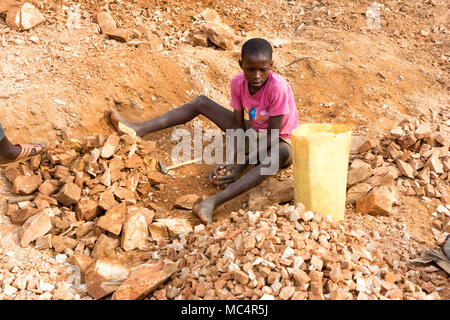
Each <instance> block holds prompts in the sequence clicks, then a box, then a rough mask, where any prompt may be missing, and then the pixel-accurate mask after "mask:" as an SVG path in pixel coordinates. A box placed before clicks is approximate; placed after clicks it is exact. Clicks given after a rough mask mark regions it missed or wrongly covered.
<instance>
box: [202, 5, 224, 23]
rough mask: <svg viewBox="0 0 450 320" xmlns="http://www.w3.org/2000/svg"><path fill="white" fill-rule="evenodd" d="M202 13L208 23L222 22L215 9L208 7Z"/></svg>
mask: <svg viewBox="0 0 450 320" xmlns="http://www.w3.org/2000/svg"><path fill="white" fill-rule="evenodd" d="M201 15H202V17H203V19H205V21H206V22H207V23H216V24H217V23H222V19H221V18H220V16H219V14H218V13H217V11H216V10H214V9H210V8H206V9H205V10H203V12H202V13H201Z"/></svg>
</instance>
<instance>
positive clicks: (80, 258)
mask: <svg viewBox="0 0 450 320" xmlns="http://www.w3.org/2000/svg"><path fill="white" fill-rule="evenodd" d="M69 261H70V263H71V264H73V265H75V266H77V267H78V268H80V271H81V273H85V272H86V270H87V268H88V267H89V265H90V264H91V263H92V262H93V261H94V259H92V258H91V257H89V256H87V255H85V254H82V253H74V254H73V255H72V256H70V258H69Z"/></svg>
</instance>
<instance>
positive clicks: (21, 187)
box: [12, 175, 42, 194]
mask: <svg viewBox="0 0 450 320" xmlns="http://www.w3.org/2000/svg"><path fill="white" fill-rule="evenodd" d="M41 183H42V177H41V176H40V175H32V176H18V177H16V178H15V179H14V182H13V186H12V192H13V193H15V194H32V193H33V192H34V191H36V190H37V189H38V188H39V186H40V185H41Z"/></svg>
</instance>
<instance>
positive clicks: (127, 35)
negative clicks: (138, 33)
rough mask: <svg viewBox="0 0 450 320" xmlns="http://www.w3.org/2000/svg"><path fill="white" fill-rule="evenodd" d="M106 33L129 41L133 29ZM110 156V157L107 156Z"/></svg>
mask: <svg viewBox="0 0 450 320" xmlns="http://www.w3.org/2000/svg"><path fill="white" fill-rule="evenodd" d="M105 34H106V35H107V36H108V37H109V38H111V39H114V40H116V41H119V42H128V40H130V36H131V31H130V30H126V29H114V30H108V31H106V32H105ZM105 158H109V157H105Z"/></svg>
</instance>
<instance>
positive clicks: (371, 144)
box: [358, 139, 379, 153]
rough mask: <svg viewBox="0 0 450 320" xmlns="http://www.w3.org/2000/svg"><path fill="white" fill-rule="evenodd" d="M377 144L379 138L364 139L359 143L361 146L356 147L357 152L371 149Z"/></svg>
mask: <svg viewBox="0 0 450 320" xmlns="http://www.w3.org/2000/svg"><path fill="white" fill-rule="evenodd" d="M378 145H379V140H378V139H369V140H366V141H365V142H364V143H363V144H361V146H360V147H359V148H358V153H365V152H367V151H369V150H372V149H373V148H375V147H376V146H378Z"/></svg>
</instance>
